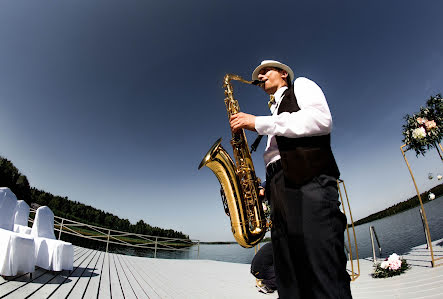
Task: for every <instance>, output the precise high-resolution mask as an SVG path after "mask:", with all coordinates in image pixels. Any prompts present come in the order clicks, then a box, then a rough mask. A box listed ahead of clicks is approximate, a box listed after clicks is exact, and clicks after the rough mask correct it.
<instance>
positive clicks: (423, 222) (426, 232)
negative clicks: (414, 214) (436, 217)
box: [420, 208, 431, 249]
mask: <svg viewBox="0 0 443 299" xmlns="http://www.w3.org/2000/svg"><path fill="white" fill-rule="evenodd" d="M420 218H421V224H422V225H423V230H424V231H425V237H426V249H429V242H430V241H431V240H429V235H428V231H427V230H426V225H425V220H424V218H423V211H422V209H421V208H420Z"/></svg>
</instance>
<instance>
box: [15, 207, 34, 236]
mask: <svg viewBox="0 0 443 299" xmlns="http://www.w3.org/2000/svg"><path fill="white" fill-rule="evenodd" d="M29 210H30V209H29V206H28V204H27V203H26V201H24V200H18V201H17V205H16V206H15V213H14V231H15V232H16V233H23V234H28V235H30V234H31V228H30V227H29V226H28V218H29Z"/></svg>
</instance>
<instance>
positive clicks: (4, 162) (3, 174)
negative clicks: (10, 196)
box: [0, 156, 31, 205]
mask: <svg viewBox="0 0 443 299" xmlns="http://www.w3.org/2000/svg"><path fill="white" fill-rule="evenodd" d="M0 187H9V189H11V191H12V192H14V194H15V195H16V196H17V198H18V199H22V200H24V201H26V203H27V204H28V205H30V204H31V191H30V187H29V182H28V179H27V178H26V176H24V175H23V174H21V173H20V171H19V170H18V169H17V168H16V167H15V166H14V165H13V164H12V162H11V161H9V160H8V159H6V158H3V157H1V156H0Z"/></svg>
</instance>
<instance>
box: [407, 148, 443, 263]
mask: <svg viewBox="0 0 443 299" xmlns="http://www.w3.org/2000/svg"><path fill="white" fill-rule="evenodd" d="M406 145H407V144H403V145H402V146H400V150H401V153H402V155H403V158H404V159H405V162H406V166H408V169H409V173H410V174H411V178H412V182H413V183H414V187H415V191H416V192H417V197H418V200H419V201H420V212H421V216H422V221H423V226H424V230H425V237H426V242H427V243H428V249H429V251H430V253H431V265H432V267H437V266H441V265H443V263H440V264H436V263H435V262H436V261H438V260H441V259H443V257H439V258H435V257H434V250H433V249H432V238H431V232H430V231H429V224H428V219H427V218H426V212H425V209H424V207H423V201H422V199H421V196H420V191H418V187H417V183H416V181H415V178H414V175H413V174H412V170H411V166H410V165H409V162H408V159H407V158H406V154H405V152H406V151H407V149H406V150H403V148H404V147H406ZM439 146H440V148H441V145H440V144H439ZM437 150H438V149H437Z"/></svg>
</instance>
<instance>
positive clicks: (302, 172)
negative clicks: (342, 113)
mask: <svg viewBox="0 0 443 299" xmlns="http://www.w3.org/2000/svg"><path fill="white" fill-rule="evenodd" d="M299 110H300V107H299V106H298V103H297V98H296V97H295V94H294V89H293V88H292V87H289V88H288V89H287V90H286V91H285V92H284V93H283V99H282V101H281V103H280V106H279V108H278V114H280V113H283V112H297V111H299ZM275 138H276V140H277V145H278V150H279V151H280V156H281V161H282V166H283V173H284V176H285V181H286V183H287V184H289V186H291V185H292V186H300V185H302V184H305V183H307V182H309V181H310V180H312V179H313V178H314V177H316V176H319V175H321V174H326V175H330V176H333V177H335V178H337V179H338V177H339V176H340V171H339V170H338V167H337V163H336V162H335V159H334V155H333V154H332V150H331V135H330V134H327V135H322V136H309V137H300V138H288V137H283V136H275Z"/></svg>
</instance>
